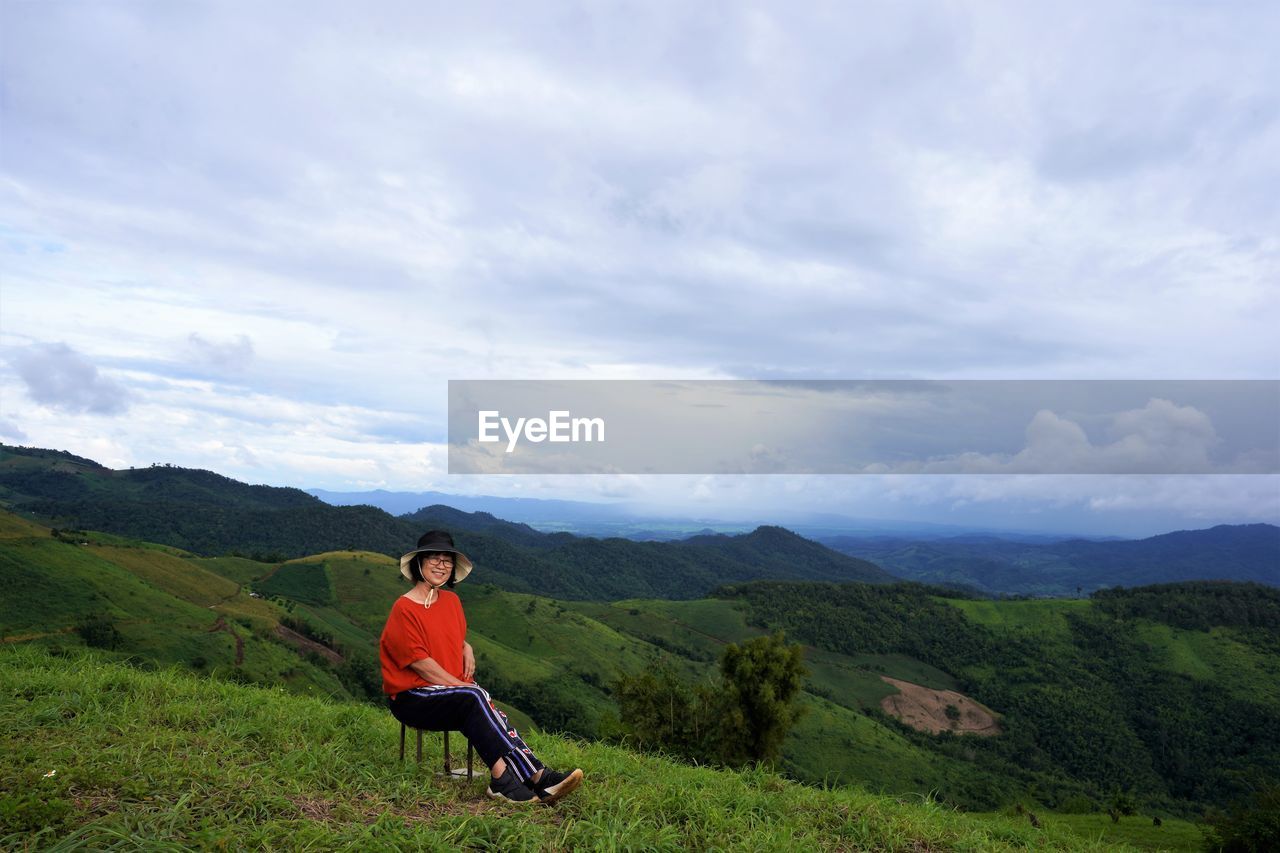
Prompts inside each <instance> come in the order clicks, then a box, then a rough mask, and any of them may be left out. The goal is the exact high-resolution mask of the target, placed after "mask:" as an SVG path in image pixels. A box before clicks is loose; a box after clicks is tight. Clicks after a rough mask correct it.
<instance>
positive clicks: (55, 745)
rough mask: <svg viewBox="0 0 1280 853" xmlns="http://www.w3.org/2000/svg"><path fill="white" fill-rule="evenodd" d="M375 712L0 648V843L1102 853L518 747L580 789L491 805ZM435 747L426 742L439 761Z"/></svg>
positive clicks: (1015, 827) (839, 799)
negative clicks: (408, 754) (550, 798)
mask: <svg viewBox="0 0 1280 853" xmlns="http://www.w3.org/2000/svg"><path fill="white" fill-rule="evenodd" d="M397 732H398V727H397V726H396V724H395V721H394V719H393V718H392V717H391V716H390V715H389V714H388V713H387V712H386V711H385V710H382V709H377V708H372V707H368V706H364V705H357V704H352V703H335V702H331V701H328V700H324V699H308V698H304V697H296V696H288V695H284V694H281V693H279V692H277V691H274V690H263V689H258V688H252V687H243V686H237V685H233V684H227V683H218V682H213V681H207V680H203V679H197V678H194V677H191V676H186V675H182V674H180V673H177V672H174V671H162V672H150V673H148V672H139V671H137V670H134V669H131V668H129V667H126V666H123V665H120V664H106V663H102V662H100V661H98V660H96V659H95V658H93V657H85V656H78V657H75V658H65V657H56V656H51V655H48V654H45V653H43V652H41V651H40V650H38V649H33V648H23V649H17V650H15V649H4V650H3V651H0V847H2V848H4V849H8V850H34V849H54V848H57V849H73V848H76V849H78V848H87V849H115V848H120V847H129V848H148V849H158V848H166V849H173V848H181V849H187V848H199V849H233V850H239V849H285V848H287V849H360V850H412V849H456V848H484V849H502V850H508V849H510V850H550V849H556V850H560V849H597V848H599V849H621V848H628V849H649V850H705V849H738V850H784V849H786V850H850V849H858V850H867V849H877V850H920V849H982V850H1032V849H1034V850H1103V849H1106V850H1114V849H1117V848H1116V846H1115V845H1113V844H1111V843H1108V842H1105V841H1096V840H1095V841H1088V840H1084V839H1082V838H1080V837H1078V836H1076V835H1074V834H1072V833H1071V832H1070V831H1069V830H1067V829H1063V828H1060V827H1057V826H1055V825H1052V824H1051V823H1047V822H1046V825H1044V826H1042V827H1040V828H1035V827H1033V826H1031V825H1030V824H1028V823H1027V822H1026V820H1025V819H1017V818H1013V817H1003V816H995V815H993V816H989V817H986V816H984V817H983V818H974V817H969V816H966V815H962V814H960V813H957V812H954V811H951V810H950V809H946V808H943V807H940V806H939V805H937V804H936V803H934V802H932V801H930V800H928V799H927V798H926V799H923V800H914V801H903V800H900V799H897V798H892V797H883V796H876V795H872V794H868V793H866V792H863V791H859V790H855V789H842V790H821V789H816V788H811V787H805V786H801V785H797V784H795V783H792V782H788V781H786V780H784V779H782V778H780V777H778V776H775V775H773V774H771V773H767V772H764V771H760V770H753V771H749V772H744V773H735V772H727V771H712V770H708V769H704V768H697V767H690V766H686V765H679V764H674V763H671V762H669V761H666V760H663V759H660V758H656V757H641V756H637V755H635V754H632V753H630V752H627V751H625V750H622V749H619V748H617V747H610V746H605V745H602V744H589V743H583V742H574V741H568V740H562V739H560V738H556V737H551V736H547V735H537V734H531V735H530V736H529V741H530V744H531V746H532V747H533V748H534V749H535V751H537V753H538V754H539V755H540V756H543V757H544V758H545V759H546V760H547V761H548V762H549V763H550V764H552V765H553V766H558V767H573V766H579V767H582V768H583V770H584V771H585V773H586V784H585V785H584V786H583V788H582V789H581V790H580V791H578V792H577V793H576V794H575V795H574V796H573V797H571V798H569V799H566V800H565V801H563V802H562V803H561V804H559V805H557V806H556V807H555V808H545V807H534V808H513V807H511V806H509V805H503V804H499V803H496V802H494V801H491V800H488V799H487V798H485V797H484V795H483V787H484V784H485V782H484V780H483V778H481V779H477V780H476V781H475V782H473V783H466V782H444V781H440V780H438V779H435V778H433V777H432V776H431V775H430V774H431V771H430V770H429V769H428V768H429V767H431V766H433V765H434V764H435V762H436V760H438V759H436V758H434V757H432V758H424V763H425V764H426V766H424V767H421V768H420V767H418V766H416V765H415V763H414V762H413V761H412V760H409V761H406V762H404V763H398V762H397V761H396V757H395V756H396V743H397ZM437 748H438V747H437Z"/></svg>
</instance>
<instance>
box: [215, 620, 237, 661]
mask: <svg viewBox="0 0 1280 853" xmlns="http://www.w3.org/2000/svg"><path fill="white" fill-rule="evenodd" d="M215 631H226V632H227V633H228V634H230V635H231V638H232V639H234V640H235V641H236V666H239V665H240V664H242V663H244V639H243V638H242V637H241V636H240V635H239V634H237V633H236V632H235V631H234V630H232V628H231V626H230V625H228V624H227V620H226V619H224V618H222V617H221V616H219V617H218V619H217V621H215V622H214V623H213V627H212V628H210V629H209V633H210V634H212V633H214V632H215Z"/></svg>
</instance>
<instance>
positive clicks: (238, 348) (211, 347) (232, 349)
mask: <svg viewBox="0 0 1280 853" xmlns="http://www.w3.org/2000/svg"><path fill="white" fill-rule="evenodd" d="M186 351H187V356H188V358H189V359H190V360H192V361H194V362H196V363H198V364H203V365H206V366H208V367H210V368H213V369H214V370H215V371H221V372H230V373H238V372H240V371H243V370H244V369H245V368H246V367H248V366H249V363H250V362H252V361H253V341H251V340H249V336H248V335H236V336H235V337H234V338H232V339H231V340H227V341H222V342H218V341H212V340H208V339H206V338H205V337H203V336H202V335H200V334H199V333H197V332H192V333H191V334H190V335H188V336H187V347H186Z"/></svg>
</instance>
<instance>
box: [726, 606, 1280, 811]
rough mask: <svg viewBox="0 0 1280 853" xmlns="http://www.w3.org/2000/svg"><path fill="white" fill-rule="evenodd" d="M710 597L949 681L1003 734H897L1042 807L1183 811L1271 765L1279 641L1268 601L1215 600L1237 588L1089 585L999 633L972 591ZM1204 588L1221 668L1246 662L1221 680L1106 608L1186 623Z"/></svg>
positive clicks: (1276, 762) (1279, 720)
mask: <svg viewBox="0 0 1280 853" xmlns="http://www.w3.org/2000/svg"><path fill="white" fill-rule="evenodd" d="M720 594H721V595H726V596H728V595H733V596H738V597H740V598H743V599H745V600H746V601H747V602H748V603H749V604H750V606H751V613H752V618H753V620H755V621H756V622H757V623H758V624H760V625H763V626H768V627H770V628H785V629H786V630H788V631H789V632H790V634H791V635H792V636H793V637H795V638H797V639H799V640H802V641H806V642H810V643H813V644H814V645H817V646H819V647H821V648H826V649H829V650H831V651H833V652H840V653H843V654H846V655H854V654H859V653H868V652H878V653H900V654H904V655H908V656H911V657H914V658H917V659H919V660H920V661H922V662H924V663H926V664H929V665H931V666H933V667H936V668H937V669H939V670H942V671H944V672H947V673H950V674H951V675H953V676H955V678H956V681H957V684H958V685H959V686H960V688H961V690H962V691H963V692H964V693H966V694H967V695H969V696H970V697H972V698H974V699H976V700H977V701H979V702H982V703H983V704H985V705H987V706H989V707H991V708H997V709H999V710H1000V711H1001V713H1002V715H1003V717H1002V721H1001V722H1002V726H1003V728H1004V734H1002V735H1001V736H999V737H996V738H984V739H967V742H966V743H963V744H961V743H958V742H954V740H955V739H952V740H950V741H949V740H947V739H946V738H945V737H944V738H942V739H938V738H937V737H936V736H929V735H922V734H920V733H918V732H913V731H910V730H909V729H907V728H905V727H904V728H903V731H902V734H903V736H904V737H907V738H909V739H911V740H913V741H915V742H917V743H920V744H921V745H925V744H928V745H930V746H932V747H933V748H934V749H936V750H937V751H940V752H943V753H947V754H951V755H956V756H959V755H971V756H973V758H972V759H971V760H974V761H976V762H978V763H979V765H980V766H982V767H983V768H984V769H985V770H986V771H987V772H991V773H994V774H996V775H998V776H999V777H1002V778H1005V779H1009V778H1015V779H1017V778H1021V779H1023V780H1024V783H1025V784H1032V783H1034V784H1036V785H1037V787H1038V788H1039V790H1040V791H1041V796H1043V797H1045V798H1046V799H1047V800H1048V802H1050V803H1054V802H1063V801H1065V799H1066V798H1067V797H1069V796H1072V795H1074V794H1075V793H1077V792H1078V791H1079V790H1080V789H1078V788H1077V791H1072V788H1073V787H1075V786H1076V785H1078V784H1080V783H1083V784H1084V785H1085V786H1086V787H1085V789H1084V791H1085V792H1086V793H1088V795H1089V796H1091V797H1092V798H1093V799H1095V800H1101V799H1102V798H1103V796H1104V794H1105V792H1111V791H1117V790H1118V791H1124V792H1130V793H1131V794H1132V795H1134V796H1138V797H1139V798H1140V799H1141V800H1142V802H1143V804H1144V807H1145V808H1148V809H1157V810H1161V811H1164V812H1165V813H1181V814H1184V815H1189V814H1192V813H1194V812H1195V811H1196V806H1195V805H1194V804H1198V803H1210V804H1217V805H1220V806H1221V805H1225V804H1226V803H1229V802H1232V801H1235V800H1238V799H1239V798H1241V797H1243V796H1246V795H1248V794H1249V792H1250V790H1251V785H1252V781H1251V780H1252V779H1253V778H1254V774H1256V773H1263V774H1264V776H1265V777H1266V778H1268V779H1272V780H1274V775H1275V773H1276V768H1280V703H1277V702H1276V701H1275V699H1276V696H1275V691H1276V689H1277V685H1278V684H1280V659H1277V658H1276V656H1275V655H1274V654H1268V653H1267V650H1268V649H1270V648H1273V644H1274V643H1275V642H1276V641H1277V639H1276V638H1277V627H1276V626H1275V624H1274V623H1273V622H1272V621H1271V619H1270V616H1269V615H1267V614H1270V613H1271V612H1272V611H1271V610H1270V609H1269V608H1270V607H1271V605H1269V604H1265V603H1263V604H1259V603H1257V602H1255V603H1254V604H1253V605H1252V606H1251V608H1249V609H1247V610H1241V611H1240V613H1241V614H1246V615H1236V616H1232V615H1230V614H1231V613H1233V612H1235V611H1234V610H1232V608H1231V607H1229V606H1227V604H1226V603H1227V602H1236V601H1243V600H1244V599H1247V598H1249V597H1251V596H1255V597H1256V592H1255V591H1254V590H1253V589H1252V588H1250V587H1244V588H1242V589H1240V590H1238V591H1237V592H1228V591H1226V590H1224V589H1222V588H1221V587H1220V586H1219V585H1211V586H1209V587H1207V588H1202V587H1201V586H1198V585H1192V586H1191V587H1187V588H1183V587H1168V588H1155V589H1148V590H1137V591H1133V592H1132V593H1130V594H1126V593H1123V592H1120V591H1113V592H1108V593H1106V594H1105V595H1101V596H1100V599H1101V601H1102V602H1104V604H1102V606H1099V607H1088V606H1085V607H1084V608H1081V607H1078V606H1070V607H1066V608H1063V609H1061V610H1060V611H1059V613H1058V618H1057V619H1055V620H1043V621H1042V622H1039V623H1033V624H1028V625H1025V626H1016V627H1010V626H1006V627H1003V628H1001V627H995V626H990V627H989V626H986V625H980V624H976V623H974V622H972V621H970V620H969V619H967V618H966V617H965V616H964V613H965V612H966V609H967V608H969V607H971V603H969V602H951V601H949V600H947V599H944V598H940V597H938V596H935V595H930V594H929V591H928V590H926V589H925V588H922V587H919V586H916V585H910V584H902V585H896V586H890V587H875V586H867V585H847V586H837V585H830V584H777V583H760V584H750V585H746V586H740V587H733V588H728V589H725V590H722V591H721V593H720ZM1267 595H1270V591H1268V593H1267ZM1206 596H1207V597H1208V598H1209V599H1210V600H1211V602H1214V603H1212V604H1209V605H1206V608H1207V609H1206V612H1205V615H1204V616H1203V617H1202V618H1203V619H1204V620H1206V621H1207V622H1208V623H1211V624H1213V625H1214V626H1215V627H1214V630H1215V631H1217V632H1219V636H1218V637H1217V639H1216V640H1215V642H1216V643H1217V644H1218V645H1219V646H1221V645H1223V644H1232V645H1233V647H1238V648H1239V649H1241V651H1238V652H1234V653H1233V654H1231V655H1230V657H1231V659H1232V661H1233V664H1234V665H1236V666H1239V665H1241V664H1243V663H1244V662H1245V661H1251V662H1252V668H1250V669H1248V670H1244V669H1243V668H1242V669H1241V670H1238V671H1239V672H1240V674H1239V675H1238V676H1235V677H1233V678H1230V679H1223V678H1221V677H1220V676H1217V675H1214V676H1213V677H1211V678H1192V677H1188V676H1187V675H1184V674H1183V673H1181V672H1178V671H1177V670H1176V669H1175V668H1172V667H1169V666H1168V665H1167V664H1166V660H1165V655H1164V654H1163V650H1162V649H1160V648H1159V647H1157V646H1153V645H1152V644H1151V643H1150V642H1149V637H1150V636H1151V635H1150V634H1149V633H1148V628H1149V625H1150V623H1149V621H1147V620H1146V619H1145V618H1143V617H1138V616H1128V615H1125V616H1124V617H1123V618H1118V617H1117V616H1116V615H1114V614H1117V613H1120V614H1128V613H1130V612H1133V609H1134V608H1137V609H1138V610H1139V611H1140V612H1146V610H1147V609H1153V610H1155V609H1167V610H1168V612H1169V613H1173V614H1175V616H1174V617H1172V618H1177V619H1184V618H1185V617H1182V616H1177V615H1176V614H1178V613H1181V612H1183V610H1186V609H1187V608H1194V606H1195V605H1194V602H1195V601H1196V600H1197V599H1198V598H1199V599H1202V598H1205V597H1206ZM1161 598H1163V599H1164V600H1165V604H1163V605H1162V604H1159V603H1156V602H1158V601H1159V600H1160V599H1161ZM1267 600H1269V599H1267V598H1266V597H1265V596H1264V598H1263V601H1264V602H1265V601H1267ZM1175 603H1176V604H1177V606H1174V604H1175ZM1011 604H1012V605H1014V606H1015V607H1016V606H1018V605H1020V604H1021V603H1011ZM1045 604H1047V603H1045ZM1259 614H1261V615H1259ZM1223 622H1229V623H1231V624H1232V625H1238V626H1240V627H1222V626H1220V623H1223ZM1015 624H1016V623H1015ZM1200 636H1203V635H1200ZM1250 650H1252V651H1250ZM1226 671H1227V672H1230V669H1229V668H1228V669H1227V670H1226ZM890 724H892V723H890Z"/></svg>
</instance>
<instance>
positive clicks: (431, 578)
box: [422, 551, 453, 586]
mask: <svg viewBox="0 0 1280 853" xmlns="http://www.w3.org/2000/svg"><path fill="white" fill-rule="evenodd" d="M451 574H453V555H452V554H442V553H437V552H434V551H433V552H429V553H426V554H423V555H422V579H423V580H425V581H426V582H427V583H429V584H431V585H432V586H443V585H444V583H445V581H447V580H449V575H451Z"/></svg>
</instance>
